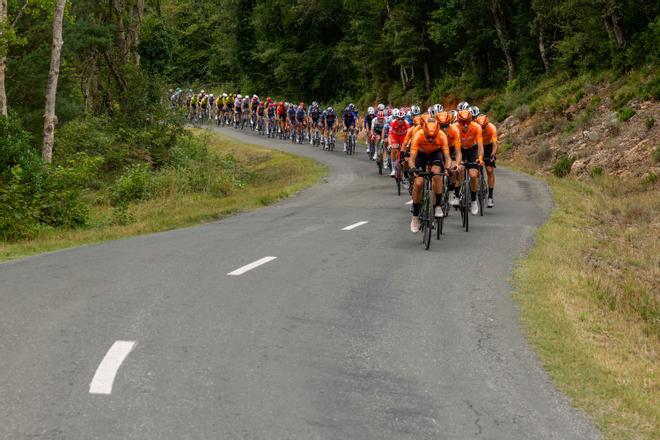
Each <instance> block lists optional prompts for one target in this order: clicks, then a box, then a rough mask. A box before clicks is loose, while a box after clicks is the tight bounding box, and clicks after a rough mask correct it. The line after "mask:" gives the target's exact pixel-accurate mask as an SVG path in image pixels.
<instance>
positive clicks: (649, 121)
mask: <svg viewBox="0 0 660 440" xmlns="http://www.w3.org/2000/svg"><path fill="white" fill-rule="evenodd" d="M644 125H646V129H647V130H650V129H651V128H653V126H654V125H655V118H654V117H653V116H649V117H647V118H646V120H645V121H644Z"/></svg>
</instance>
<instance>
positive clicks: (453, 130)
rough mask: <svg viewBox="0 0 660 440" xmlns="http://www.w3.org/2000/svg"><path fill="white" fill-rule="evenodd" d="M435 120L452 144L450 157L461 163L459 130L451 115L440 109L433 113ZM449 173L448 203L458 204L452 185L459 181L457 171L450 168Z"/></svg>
mask: <svg viewBox="0 0 660 440" xmlns="http://www.w3.org/2000/svg"><path fill="white" fill-rule="evenodd" d="M435 119H436V121H438V124H440V128H441V129H442V131H444V132H445V134H446V135H447V140H448V141H449V145H450V146H452V145H453V146H454V148H451V149H450V155H451V159H452V160H453V161H455V162H456V163H462V162H463V154H462V151H461V132H460V130H459V129H458V127H457V126H456V124H453V123H452V121H453V115H452V114H451V113H450V112H445V111H442V112H440V113H438V114H436V115H435ZM449 174H450V177H451V179H450V181H449V191H450V192H449V204H450V205H452V206H456V205H458V198H457V197H456V195H455V194H454V192H455V190H454V186H455V185H456V184H457V182H458V181H459V177H458V176H459V173H458V172H457V171H454V172H452V171H451V170H450V171H449Z"/></svg>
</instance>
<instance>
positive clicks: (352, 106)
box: [347, 103, 355, 110]
mask: <svg viewBox="0 0 660 440" xmlns="http://www.w3.org/2000/svg"><path fill="white" fill-rule="evenodd" d="M347 108H348V109H349V110H353V109H354V108H355V106H354V105H353V104H352V103H351V104H348V107H347Z"/></svg>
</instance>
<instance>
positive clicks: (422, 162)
mask: <svg viewBox="0 0 660 440" xmlns="http://www.w3.org/2000/svg"><path fill="white" fill-rule="evenodd" d="M444 163H445V156H444V153H443V152H442V149H441V148H438V149H437V150H435V151H434V152H432V153H422V152H421V151H418V152H417V157H416V158H415V168H419V169H420V170H426V166H427V165H429V164H431V165H439V166H440V167H441V168H444Z"/></svg>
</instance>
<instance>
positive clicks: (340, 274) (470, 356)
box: [0, 130, 599, 440]
mask: <svg viewBox="0 0 660 440" xmlns="http://www.w3.org/2000/svg"><path fill="white" fill-rule="evenodd" d="M224 131H225V133H227V134H230V135H232V136H235V137H236V138H238V139H239V140H241V141H248V142H253V143H260V144H264V145H271V146H274V147H276V148H279V149H283V150H287V151H294V152H296V153H299V154H302V155H304V156H309V157H312V158H314V159H317V160H319V161H321V162H323V163H326V164H328V165H329V166H330V169H331V174H330V175H329V177H328V178H327V180H326V182H325V183H324V184H322V185H319V186H316V187H314V188H312V189H309V190H307V191H304V192H303V193H301V194H298V195H296V196H295V197H292V198H290V199H288V200H286V201H283V202H281V203H279V204H276V205H274V206H271V207H267V208H264V209H260V210H257V211H254V212H250V213H245V214H240V215H236V216H233V217H231V218H227V219H225V220H222V221H217V222H213V223H210V224H205V225H202V226H196V227H191V228H186V229H180V230H176V231H169V232H164V233H158V234H152V235H147V236H142V237H135V238H130V239H126V240H118V241H112V242H109V243H105V244H100V245H90V246H83V247H79V248H76V249H70V250H64V251H60V252H55V253H50V254H44V255H39V256H34V257H30V258H26V259H23V260H20V261H14V262H9V263H5V264H1V265H0V335H2V338H0V421H1V423H0V438H1V439H12V440H19V439H48V440H59V439H118V440H119V439H121V440H126V439H136V440H137V439H140V440H144V439H158V440H164V439H173V440H174V439H176V440H181V439H469V438H484V439H506V440H512V439H525V440H529V439H571V440H572V439H591V438H599V434H598V432H597V431H596V430H595V428H594V427H593V426H592V424H591V423H590V422H589V421H588V420H587V419H586V418H585V417H584V416H582V415H581V414H580V413H579V412H578V411H576V410H574V409H573V408H571V406H570V402H569V401H568V400H567V399H566V398H565V397H563V396H562V395H561V394H560V393H558V392H557V391H556V390H555V389H554V387H553V386H552V384H551V383H550V381H549V379H548V377H547V375H546V374H545V372H544V371H543V369H542V368H541V367H540V365H539V362H538V361H537V358H536V356H535V355H534V353H533V352H532V351H531V350H530V347H529V345H528V343H527V342H526V340H525V338H524V337H523V335H522V333H521V329H520V324H519V320H518V313H517V310H516V306H515V303H514V302H513V301H512V299H511V286H510V284H509V281H508V280H509V276H510V272H511V270H512V266H513V261H514V260H515V258H517V257H518V256H520V255H521V253H523V252H524V251H525V250H526V249H527V248H528V247H529V246H530V245H531V243H532V239H533V234H534V230H535V229H536V228H537V227H538V226H539V225H541V224H542V223H543V222H544V221H545V219H546V217H547V215H548V212H549V209H550V207H551V198H550V196H549V194H548V191H547V189H546V187H545V186H544V184H543V183H541V182H539V181H537V180H534V179H532V178H530V177H527V176H524V175H521V174H517V173H514V172H512V171H509V170H506V169H498V187H497V191H496V207H495V208H494V209H492V210H488V212H486V215H485V216H484V217H473V218H472V219H471V220H472V221H471V223H470V232H469V233H465V232H463V231H462V230H461V228H460V217H459V216H457V215H456V214H453V216H452V217H450V218H449V219H448V220H447V221H446V223H445V224H446V226H445V235H444V236H443V237H442V238H441V240H440V241H435V240H434V242H433V243H432V245H431V250H430V251H428V252H426V251H424V250H423V249H422V246H421V237H420V236H419V235H418V236H415V235H413V234H411V233H410V232H409V222H410V213H409V211H408V208H409V206H408V205H406V202H407V201H408V200H409V198H408V197H407V196H401V197H398V196H396V195H395V192H394V183H393V182H392V181H391V180H390V179H389V178H388V177H385V176H378V175H377V172H376V166H375V165H374V163H373V162H370V161H368V160H366V158H365V157H364V156H365V155H364V154H363V150H360V153H361V154H360V155H359V156H356V157H346V156H345V155H343V154H342V153H341V152H337V151H336V152H334V153H332V154H330V153H327V152H322V151H318V149H315V148H313V147H311V146H309V145H302V146H299V145H291V144H290V143H286V142H269V141H267V140H265V139H263V138H257V137H255V136H253V135H251V134H250V135H247V134H239V133H236V132H234V131H233V130H224ZM338 144H339V145H341V143H340V142H338ZM364 222H367V223H364Z"/></svg>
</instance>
